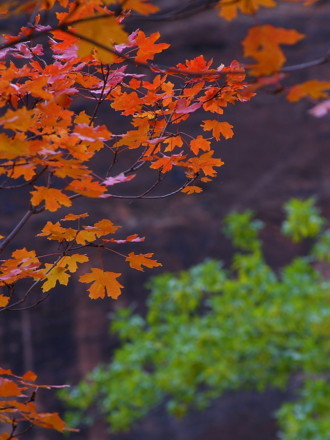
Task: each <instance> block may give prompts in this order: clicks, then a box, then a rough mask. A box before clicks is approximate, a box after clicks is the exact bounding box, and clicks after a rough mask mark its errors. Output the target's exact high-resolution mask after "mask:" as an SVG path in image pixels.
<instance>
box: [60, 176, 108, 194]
mask: <svg viewBox="0 0 330 440" xmlns="http://www.w3.org/2000/svg"><path fill="white" fill-rule="evenodd" d="M65 189H66V190H67V191H72V192H74V193H76V194H81V195H82V196H86V197H91V198H94V197H95V198H98V197H104V193H105V192H106V191H107V188H106V187H105V186H102V185H100V184H99V183H98V182H97V181H96V180H92V178H91V177H89V176H88V177H85V179H83V180H72V181H71V182H70V183H69V185H68V186H67V187H66V188H65Z"/></svg>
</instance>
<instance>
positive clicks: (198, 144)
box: [190, 135, 211, 155]
mask: <svg viewBox="0 0 330 440" xmlns="http://www.w3.org/2000/svg"><path fill="white" fill-rule="evenodd" d="M190 149H191V151H192V152H193V153H194V154H196V155H197V154H198V152H199V150H202V151H210V149H211V142H209V141H208V140H207V139H205V138H203V136H201V135H198V136H197V138H196V139H192V140H191V141H190Z"/></svg>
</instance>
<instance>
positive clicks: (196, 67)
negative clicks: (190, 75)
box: [176, 55, 213, 72]
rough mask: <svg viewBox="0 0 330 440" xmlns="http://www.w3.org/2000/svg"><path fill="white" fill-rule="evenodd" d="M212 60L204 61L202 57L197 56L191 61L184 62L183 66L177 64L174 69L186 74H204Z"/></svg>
mask: <svg viewBox="0 0 330 440" xmlns="http://www.w3.org/2000/svg"><path fill="white" fill-rule="evenodd" d="M212 63H213V59H211V60H210V61H206V60H205V58H204V55H199V56H198V57H196V58H194V59H192V60H186V62H185V64H182V63H179V64H177V65H176V67H177V68H178V69H180V70H184V71H186V72H205V71H206V70H208V69H209V68H210V66H211V65H212Z"/></svg>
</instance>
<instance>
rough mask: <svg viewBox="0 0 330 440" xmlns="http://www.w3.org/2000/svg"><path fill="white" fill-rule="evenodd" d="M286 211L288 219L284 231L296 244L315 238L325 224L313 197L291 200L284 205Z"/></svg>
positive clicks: (284, 224)
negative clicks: (305, 239)
mask: <svg viewBox="0 0 330 440" xmlns="http://www.w3.org/2000/svg"><path fill="white" fill-rule="evenodd" d="M284 210H285V212H286V215H287V219H286V221H285V222H284V223H283V227H282V231H283V233H284V234H285V235H288V236H289V237H290V238H291V239H292V240H293V241H295V242H299V241H301V240H303V239H304V238H308V237H315V236H316V235H318V234H319V232H320V231H321V229H322V227H323V226H324V224H325V219H324V218H323V217H322V216H321V215H320V212H319V209H318V208H317V207H316V206H315V199H314V198H313V197H311V198H309V199H306V200H299V199H291V200H289V201H288V202H287V203H286V204H285V205H284Z"/></svg>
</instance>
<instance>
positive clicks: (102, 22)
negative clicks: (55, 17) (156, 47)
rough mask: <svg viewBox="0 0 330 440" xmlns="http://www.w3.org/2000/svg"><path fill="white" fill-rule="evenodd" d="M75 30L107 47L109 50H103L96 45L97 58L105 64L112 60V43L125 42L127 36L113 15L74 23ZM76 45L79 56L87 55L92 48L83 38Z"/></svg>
mask: <svg viewBox="0 0 330 440" xmlns="http://www.w3.org/2000/svg"><path fill="white" fill-rule="evenodd" d="M75 30H76V32H77V33H78V34H80V35H83V36H84V37H86V38H88V39H90V40H92V41H94V42H96V43H100V44H102V45H104V46H107V47H108V48H109V50H105V49H102V48H100V47H97V46H96V47H97V49H96V50H97V58H98V60H99V61H101V62H102V63H105V64H107V63H111V62H112V61H113V60H114V57H115V56H114V53H113V46H114V44H115V43H116V44H120V43H126V42H127V38H128V35H127V33H126V32H125V31H124V29H123V27H122V26H121V24H120V23H119V22H118V20H117V19H116V17H114V16H109V17H106V18H99V19H97V20H91V21H85V22H80V23H79V24H77V25H75ZM78 46H79V49H78V56H80V57H84V56H86V55H89V54H90V53H91V51H92V49H93V45H92V44H91V43H89V42H86V41H84V40H79V45H78Z"/></svg>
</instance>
